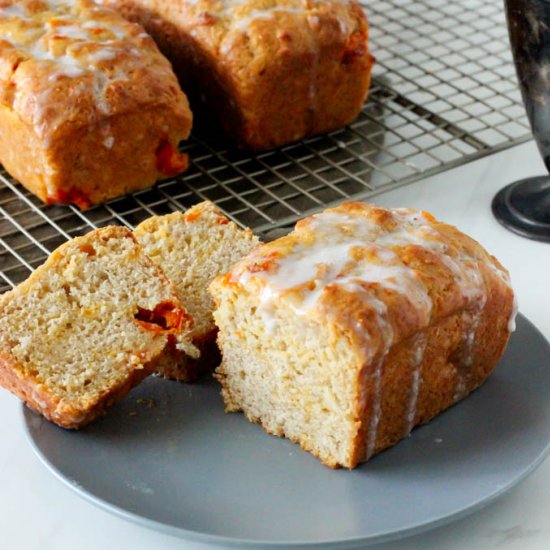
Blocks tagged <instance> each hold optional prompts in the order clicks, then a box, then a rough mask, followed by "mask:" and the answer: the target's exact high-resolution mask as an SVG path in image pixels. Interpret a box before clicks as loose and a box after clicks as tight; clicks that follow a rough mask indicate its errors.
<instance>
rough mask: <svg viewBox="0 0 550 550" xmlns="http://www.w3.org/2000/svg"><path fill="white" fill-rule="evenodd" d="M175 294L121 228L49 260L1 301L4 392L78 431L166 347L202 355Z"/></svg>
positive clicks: (152, 365) (63, 249) (90, 237)
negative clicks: (196, 347) (197, 348)
mask: <svg viewBox="0 0 550 550" xmlns="http://www.w3.org/2000/svg"><path fill="white" fill-rule="evenodd" d="M190 327H191V321H190V318H189V316H188V315H187V313H186V311H185V309H184V307H183V305H182V304H181V302H180V301H179V299H178V297H177V294H176V291H175V289H174V288H173V287H172V284H171V283H170V282H169V281H168V280H167V279H166V277H165V276H164V274H163V273H162V271H161V270H160V269H159V268H158V267H157V266H156V265H155V264H153V262H152V261H151V260H150V259H149V258H148V257H147V256H146V255H145V254H144V253H143V251H142V249H141V247H140V246H139V244H138V243H137V242H136V240H135V238H134V237H133V235H132V233H131V232H130V231H129V230H128V229H125V228H122V227H107V228H103V229H98V230H96V231H93V232H91V233H89V234H88V235H86V236H84V237H79V238H76V239H74V240H72V241H70V242H68V243H66V244H64V245H62V246H61V247H60V248H58V249H57V250H56V251H54V252H53V253H52V255H51V256H50V258H49V259H48V260H47V261H46V263H45V264H44V265H42V266H41V267H39V268H38V269H37V270H36V271H35V272H34V273H33V274H32V275H31V276H30V277H29V279H28V280H27V281H25V282H24V283H22V284H21V285H19V286H18V287H17V288H15V289H14V290H12V291H10V292H8V293H6V294H4V295H3V296H2V297H1V298H0V385H2V386H3V387H5V388H7V389H8V390H10V391H12V392H13V393H14V394H15V395H17V396H18V397H19V398H20V399H22V400H23V401H24V402H25V403H26V404H27V405H28V406H29V407H31V408H33V409H34V410H36V411H37V412H39V413H41V414H43V415H44V416H46V417H47V418H49V419H50V420H52V421H53V422H55V423H57V424H59V425H60V426H62V427H65V428H78V427H81V426H83V425H85V424H87V423H88V422H90V421H91V420H93V419H94V418H95V417H96V416H98V415H99V414H102V413H103V412H105V410H106V409H107V408H108V407H109V406H110V405H111V404H112V403H114V402H115V401H116V400H118V399H120V398H121V397H123V396H124V395H125V394H126V393H127V392H128V391H129V390H130V389H131V388H132V387H133V386H134V385H135V384H137V383H138V382H140V381H141V380H142V379H143V378H144V377H146V376H147V375H148V374H150V373H151V372H152V371H153V370H154V368H155V365H156V361H157V360H158V358H159V357H160V355H161V354H162V352H163V350H164V348H165V346H166V345H167V343H168V342H169V341H172V340H173V341H176V342H177V343H178V345H179V346H180V348H181V349H186V350H187V351H188V352H189V353H191V354H194V355H195V356H196V349H195V348H194V347H193V345H192V344H191V342H190V340H189V338H188V335H187V334H188V331H189V330H190Z"/></svg>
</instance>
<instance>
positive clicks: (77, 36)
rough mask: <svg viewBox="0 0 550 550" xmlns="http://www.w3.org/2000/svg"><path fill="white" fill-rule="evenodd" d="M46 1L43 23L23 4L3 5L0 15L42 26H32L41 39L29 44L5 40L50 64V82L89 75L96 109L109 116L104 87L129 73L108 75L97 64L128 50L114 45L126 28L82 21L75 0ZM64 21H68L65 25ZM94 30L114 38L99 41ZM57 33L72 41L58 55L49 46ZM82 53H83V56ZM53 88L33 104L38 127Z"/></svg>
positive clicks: (102, 22)
mask: <svg viewBox="0 0 550 550" xmlns="http://www.w3.org/2000/svg"><path fill="white" fill-rule="evenodd" d="M46 4H47V10H46V11H45V12H44V13H45V14H47V15H46V17H48V19H47V20H46V19H44V20H43V21H42V23H40V21H41V20H40V19H39V15H40V14H38V15H37V17H36V19H33V18H31V17H29V16H27V14H26V9H25V5H24V4H11V5H9V6H7V7H4V8H0V17H3V16H8V17H15V18H16V19H20V20H22V21H30V22H37V23H39V25H41V26H37V27H36V28H31V29H29V32H30V31H34V32H38V31H41V32H42V35H41V36H40V38H39V39H37V40H33V41H32V43H30V44H28V43H20V42H19V41H18V40H14V39H13V38H11V39H10V38H8V37H4V40H6V41H7V42H9V43H10V44H11V45H12V46H13V47H14V48H15V49H16V50H18V51H21V52H23V53H25V54H26V55H28V56H29V58H30V59H34V60H36V61H39V62H44V63H49V64H51V65H52V66H53V70H52V73H51V74H50V76H49V78H48V81H49V82H52V83H55V82H56V81H57V80H58V79H59V78H60V77H67V78H79V77H83V76H84V75H86V74H90V75H91V76H92V82H93V83H92V86H91V90H92V94H93V96H94V102H95V104H96V106H97V109H98V111H99V112H100V113H102V114H105V115H108V114H109V112H110V108H109V104H108V102H107V100H106V98H105V89H106V87H107V86H108V85H109V84H110V83H111V82H114V81H116V80H124V79H126V78H127V74H126V72H125V71H124V70H120V68H119V67H115V69H116V70H115V71H114V72H113V73H112V74H109V75H107V74H105V73H104V72H102V71H100V70H98V69H97V68H96V66H97V65H98V64H99V63H101V62H102V61H109V60H112V59H114V58H115V57H116V55H117V51H122V49H124V51H126V50H127V49H128V48H127V46H126V45H124V46H123V45H121V44H117V46H116V48H115V47H114V45H115V44H116V43H117V42H119V41H120V40H122V39H124V37H125V36H126V34H125V32H124V30H123V29H122V28H119V27H117V26H116V25H111V24H108V23H107V22H104V21H101V20H97V21H96V20H88V21H84V22H79V20H78V16H77V14H76V6H77V5H78V2H76V1H75V0H71V1H66V0H49V1H48V2H47V3H46ZM67 10H68V11H67ZM90 11H92V12H95V11H98V10H95V9H92V10H90ZM99 11H100V12H101V11H104V10H103V8H99ZM109 13H110V12H109ZM53 21H55V23H54V22H53ZM64 21H66V22H67V24H63V22H64ZM92 30H104V31H107V32H108V33H110V34H111V35H112V36H114V38H107V39H103V40H99V41H98V40H97V35H94V36H92V35H91V34H90V32H91V31H92ZM54 36H55V37H66V38H68V39H70V40H72V41H73V43H71V44H69V45H68V47H67V48H66V49H65V51H64V53H62V54H60V55H56V54H55V53H53V52H52V51H51V50H50V49H49V40H50V39H51V38H52V37H54ZM84 45H93V48H92V51H86V50H84V51H83V53H82V50H81V48H82V47H83V46H84ZM135 52H137V50H136V48H131V51H130V52H129V53H130V54H131V55H133V56H134V57H138V56H139V55H140V54H139V52H137V53H138V55H137V56H136V53H135ZM79 53H81V55H80V56H79ZM24 90H25V86H24V85H21V86H19V87H18V90H17V91H16V93H15V97H14V105H17V104H18V102H19V100H20V97H22V96H21V94H23V96H24ZM51 91H52V90H50V89H46V90H44V91H43V92H42V93H41V94H39V96H37V97H36V101H35V103H34V118H35V123H36V124H37V126H38V127H39V128H41V127H43V124H42V122H43V120H44V116H45V113H46V110H47V108H48V106H49V102H50V101H49V100H50V93H51Z"/></svg>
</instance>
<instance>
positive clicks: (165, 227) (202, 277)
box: [134, 202, 259, 381]
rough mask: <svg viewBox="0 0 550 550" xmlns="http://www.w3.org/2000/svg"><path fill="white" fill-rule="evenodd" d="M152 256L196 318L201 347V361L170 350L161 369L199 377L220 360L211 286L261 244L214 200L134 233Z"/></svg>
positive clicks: (177, 376) (149, 222)
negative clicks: (214, 280) (210, 292)
mask: <svg viewBox="0 0 550 550" xmlns="http://www.w3.org/2000/svg"><path fill="white" fill-rule="evenodd" d="M134 234H135V236H136V238H137V239H138V241H139V242H140V244H141V245H142V246H143V248H144V250H145V252H146V253H147V255H148V256H149V257H150V258H151V259H152V260H153V262H155V263H156V264H157V265H159V266H160V267H162V269H163V271H164V273H165V274H166V276H167V277H168V278H169V279H170V280H171V281H172V282H173V283H174V286H175V288H176V291H177V294H178V297H179V299H180V300H181V302H182V303H183V304H185V307H186V309H187V311H188V313H189V314H190V315H191V317H192V318H193V329H192V332H191V337H192V339H193V343H194V344H195V345H196V346H197V347H198V348H199V349H200V350H201V357H200V359H199V360H198V361H195V360H192V359H191V358H190V357H189V356H188V355H187V354H186V353H180V352H179V350H178V349H172V350H167V353H166V356H165V358H164V360H163V361H162V365H161V366H160V367H159V373H160V374H162V375H164V376H167V377H169V378H175V379H178V380H182V381H191V380H195V379H196V378H197V377H198V376H200V375H201V374H202V373H203V372H205V371H206V370H211V368H212V367H213V366H215V365H216V364H217V362H219V353H218V351H217V346H216V342H215V337H216V326H215V324H214V320H213V318H212V310H213V308H214V303H213V300H212V298H211V297H210V295H209V293H208V285H209V284H210V283H211V282H212V280H213V279H214V278H215V277H216V276H218V275H220V274H221V273H225V272H227V271H228V270H229V269H230V268H231V266H232V265H233V264H234V263H235V262H237V261H238V260H240V259H242V258H243V257H244V256H245V255H246V254H248V253H249V252H250V251H251V250H252V249H253V248H254V247H256V246H257V245H258V244H259V241H258V238H257V237H255V236H254V235H253V233H252V232H251V231H250V229H241V228H239V227H238V226H237V225H236V224H235V223H233V222H232V221H230V220H228V219H227V218H226V217H225V216H224V215H223V213H222V212H221V211H220V210H219V209H218V208H217V207H216V206H215V205H214V204H212V203H211V202H202V203H200V204H197V205H195V206H193V207H192V208H190V209H189V210H187V211H186V212H185V213H181V212H174V213H172V214H168V215H166V216H153V217H151V218H149V219H147V220H145V221H144V222H143V223H141V224H140V225H139V226H138V227H137V228H136V229H135V231H134Z"/></svg>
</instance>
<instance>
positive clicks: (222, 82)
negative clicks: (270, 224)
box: [107, 0, 373, 150]
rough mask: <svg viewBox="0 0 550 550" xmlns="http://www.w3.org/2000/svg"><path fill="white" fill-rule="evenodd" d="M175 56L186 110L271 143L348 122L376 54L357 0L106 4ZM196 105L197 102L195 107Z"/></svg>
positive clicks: (244, 140)
mask: <svg viewBox="0 0 550 550" xmlns="http://www.w3.org/2000/svg"><path fill="white" fill-rule="evenodd" d="M107 3H108V4H110V5H111V6H114V7H116V8H117V9H119V10H120V12H121V13H122V14H123V15H124V16H126V17H128V18H129V19H131V20H133V21H137V22H139V23H141V24H142V25H143V26H144V27H145V28H146V29H147V31H148V32H149V33H150V34H151V35H152V36H153V38H154V39H155V40H156V42H157V44H158V45H159V47H160V49H161V50H162V52H163V53H164V54H165V55H166V56H167V57H168V58H169V59H170V60H171V61H172V63H173V64H174V68H175V70H176V73H177V74H178V76H179V78H180V81H181V83H182V85H183V88H184V90H185V91H186V93H187V94H189V95H190V98H191V100H192V104H193V109H194V110H195V109H197V110H200V111H202V112H207V113H208V114H209V115H210V117H211V118H212V119H213V120H215V121H216V122H217V123H219V124H221V126H222V127H223V129H224V130H225V133H226V134H227V135H228V136H229V137H230V138H231V139H232V140H233V141H235V142H237V143H238V144H239V145H240V146H242V147H245V148H248V149H253V150H261V149H269V148H272V147H277V146H279V145H283V144H285V143H289V142H292V141H295V140H298V139H301V138H303V137H306V136H311V135H314V134H320V133H323V132H327V131H329V130H333V129H335V128H338V127H339V126H343V125H345V124H348V123H350V122H351V121H352V120H354V119H355V117H356V116H357V114H358V113H359V110H360V109H361V106H362V105H363V102H364V101H365V98H366V95H367V91H368V87H369V83H370V76H371V68H372V63H373V58H372V57H371V55H370V54H369V52H368V48H367V20H366V17H365V15H364V13H363V11H362V9H361V7H360V6H359V4H358V3H357V2H356V1H355V0H349V1H347V0H346V1H340V0H312V1H310V0H243V1H240V0H182V1H179V2H174V1H173V0H107ZM201 105H202V106H201Z"/></svg>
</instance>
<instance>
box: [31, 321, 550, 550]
mask: <svg viewBox="0 0 550 550" xmlns="http://www.w3.org/2000/svg"><path fill="white" fill-rule="evenodd" d="M518 317H519V318H521V320H522V322H524V323H526V324H527V325H529V329H530V330H532V331H535V332H536V333H537V335H538V336H539V337H540V339H541V341H543V342H544V343H545V344H546V345H547V346H548V347H549V349H550V341H549V340H548V339H547V338H546V337H545V335H544V334H543V333H542V332H541V331H540V330H539V329H538V328H537V327H536V326H535V325H534V324H533V323H532V322H531V321H530V320H529V319H528V318H527V317H525V316H524V315H522V314H521V313H518ZM20 411H21V415H20V419H21V422H22V424H23V430H24V433H25V437H26V439H27V440H28V442H29V443H30V446H31V448H32V450H33V452H34V454H35V455H36V456H37V457H38V459H39V461H40V462H41V463H42V464H43V465H44V466H45V467H46V469H47V470H48V471H49V472H50V473H51V474H53V476H54V477H55V478H56V479H58V480H59V481H61V482H62V484H63V485H65V486H66V487H68V488H70V489H71V490H72V491H74V492H75V493H76V494H77V495H78V496H79V497H80V498H82V499H83V500H85V501H87V502H89V503H91V504H93V505H94V506H96V507H97V508H99V509H101V510H104V511H106V512H109V513H111V514H113V515H114V516H116V517H119V518H121V519H124V520H126V521H128V522H130V523H133V524H135V525H139V526H141V527H145V528H148V529H152V530H154V531H157V532H160V533H163V534H167V535H171V536H175V537H178V538H180V539H188V540H191V541H194V542H199V543H204V544H215V545H218V546H225V547H247V548H282V547H291V548H342V549H345V548H358V547H361V546H365V545H368V546H370V545H374V544H379V543H383V542H390V541H396V540H402V539H404V538H407V537H410V536H414V535H418V534H421V533H424V532H426V531H430V530H432V529H436V528H438V527H442V526H444V525H447V524H450V523H452V522H454V521H458V520H460V519H463V518H465V517H467V516H469V515H471V514H474V513H475V512H478V511H480V510H482V509H483V508H485V507H487V506H490V505H491V504H492V503H494V502H495V501H496V500H498V499H499V498H500V497H501V496H503V495H504V494H506V493H507V492H509V491H510V490H511V489H512V488H514V487H515V486H516V485H518V484H519V483H521V482H522V481H523V480H524V479H525V478H527V477H528V476H529V475H530V474H532V473H533V472H534V471H535V470H536V469H537V468H538V467H539V466H540V465H541V464H542V463H543V462H544V460H545V459H546V458H547V457H548V455H549V454H550V438H549V439H548V441H547V443H546V445H545V446H544V447H543V449H542V450H541V451H540V452H539V454H538V456H536V458H535V459H534V460H533V461H532V462H530V463H529V465H528V466H527V467H525V468H524V469H523V470H521V472H519V473H518V475H516V476H515V477H513V478H512V479H510V480H509V481H508V483H505V484H504V485H502V486H500V487H498V488H497V489H495V490H494V491H493V492H491V493H489V494H488V495H485V496H483V497H481V498H479V499H478V500H476V501H475V502H473V503H470V504H468V505H465V506H463V507H462V508H460V509H458V510H455V511H454V512H452V513H448V514H444V515H440V516H438V517H435V518H432V519H429V520H426V521H424V522H419V523H417V524H415V525H410V526H407V527H403V528H401V529H397V530H395V529H391V530H387V531H384V532H381V533H377V534H374V535H369V536H362V537H349V538H346V539H342V538H337V539H330V540H328V539H326V540H320V541H309V542H307V541H299V540H294V541H293V540H289V541H278V542H275V541H269V540H258V539H249V538H248V539H247V538H235V537H230V536H225V535H216V534H208V533H205V532H202V531H196V530H193V529H186V528H183V527H177V526H175V525H171V524H168V523H163V522H161V521H157V520H154V519H150V518H147V517H144V516H141V515H139V514H137V513H135V512H130V511H128V510H126V509H124V508H122V507H120V506H117V505H115V504H112V503H110V502H108V501H106V500H104V499H103V498H101V497H99V496H97V495H94V494H93V493H91V492H89V491H87V490H86V489H84V488H83V487H82V486H80V484H79V483H78V482H76V481H75V480H71V479H69V478H68V477H66V476H65V475H64V474H63V473H62V472H61V471H60V470H59V469H58V468H57V467H56V466H55V465H54V464H53V463H51V462H50V461H49V460H48V459H47V458H46V456H45V455H44V454H43V453H42V451H41V450H40V449H39V447H38V445H37V444H36V442H35V440H34V438H33V437H32V435H31V431H30V429H29V424H30V422H29V421H28V419H29V418H30V415H36V414H37V413H35V412H34V411H32V410H31V409H29V408H28V407H26V406H25V404H24V403H21V404H20Z"/></svg>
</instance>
